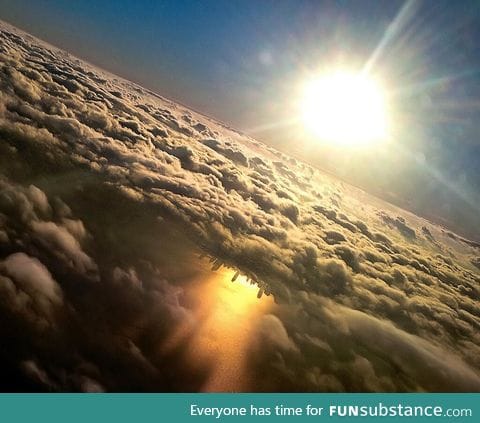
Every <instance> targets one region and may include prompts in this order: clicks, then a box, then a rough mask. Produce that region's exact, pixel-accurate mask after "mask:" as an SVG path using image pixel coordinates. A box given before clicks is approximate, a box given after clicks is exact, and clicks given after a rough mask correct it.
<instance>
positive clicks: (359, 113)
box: [301, 72, 388, 147]
mask: <svg viewBox="0 0 480 423" xmlns="http://www.w3.org/2000/svg"><path fill="white" fill-rule="evenodd" d="M301 108H302V110H301V113H302V117H303V122H304V125H305V127H306V128H307V129H308V131H309V132H311V133H312V134H313V135H314V136H315V137H316V138H318V139H319V140H321V141H323V142H328V143H330V144H334V145H340V146H349V147H355V146H365V145H371V144H374V143H375V144H376V143H378V142H382V141H384V140H385V139H386V138H387V135H388V119H387V117H388V116H387V109H386V104H385V98H384V93H383V91H382V89H381V88H380V86H379V85H378V84H377V83H376V82H375V81H374V80H373V79H371V78H369V77H366V76H363V75H359V74H352V73H347V72H337V73H332V74H329V75H325V76H322V77H319V78H316V79H313V80H311V81H310V82H308V83H307V84H306V85H305V89H304V93H303V99H302V103H301Z"/></svg>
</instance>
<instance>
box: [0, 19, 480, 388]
mask: <svg viewBox="0 0 480 423" xmlns="http://www.w3.org/2000/svg"><path fill="white" fill-rule="evenodd" d="M2 28H3V29H2V32H1V34H0V37H1V38H2V46H3V48H2V50H1V51H0V59H1V60H0V61H1V63H2V64H1V65H0V86H1V94H0V138H1V139H2V143H1V144H0V169H1V175H0V254H1V255H0V290H1V292H2V296H1V301H0V313H1V314H2V316H7V317H8V318H9V319H11V322H12V325H11V326H10V327H9V328H3V329H0V337H2V339H5V340H8V342H6V345H7V347H5V349H4V350H2V352H1V354H0V363H3V364H0V366H1V368H2V369H15V370H11V371H10V373H9V374H10V376H9V377H10V379H7V381H6V382H5V384H6V386H7V387H8V386H9V385H8V384H9V383H10V384H11V385H10V386H14V385H13V384H15V383H16V384H17V385H15V386H19V389H20V390H21V389H34V390H41V389H45V390H75V391H103V390H107V391H119V390H139V391H143V390H180V391H189V390H199V389H202V386H204V383H205V381H206V380H208V376H209V372H210V371H211V364H210V363H208V360H205V361H202V360H199V361H198V362H197V363H191V361H189V360H188V359H187V358H186V357H188V351H187V350H188V345H189V342H188V338H189V336H193V335H192V331H194V330H195V328H196V327H198V322H196V321H195V319H199V317H198V316H196V315H195V312H194V310H195V307H194V303H195V299H192V298H191V295H192V293H193V292H195V293H198V292H200V291H199V290H197V289H196V288H195V287H196V286H197V285H196V284H198V283H199V282H198V281H199V279H200V276H199V275H201V277H202V278H204V279H205V280H208V278H209V277H210V275H211V273H210V272H206V271H205V270H204V269H203V264H202V263H203V262H202V261H201V260H200V261H199V260H198V259H197V258H196V255H197V254H198V253H201V254H206V255H208V256H209V257H212V258H213V260H214V263H215V264H214V265H215V267H223V266H226V267H229V268H231V269H234V270H235V271H238V272H239V274H241V275H243V276H244V277H246V278H248V279H250V280H251V281H252V282H253V283H255V284H257V285H258V287H259V289H260V292H264V293H265V294H267V295H273V297H274V298H275V301H276V303H277V304H276V305H275V307H274V308H273V309H272V310H269V311H267V312H265V313H264V314H263V315H261V316H259V317H258V318H257V320H255V321H251V322H250V325H251V327H252V332H251V339H250V341H249V342H251V345H247V346H245V347H246V351H248V354H247V355H248V360H249V366H250V367H251V369H250V370H251V372H252V374H258V377H256V378H254V381H253V382H252V386H251V387H250V389H251V390H273V391H275V390H293V391H302V390H307V391H318V390H326V391H343V390H346V391H362V390H366V391H381V390H386V391H417V390H418V391H423V390H433V391H451V390H458V391H471V390H472V391H477V390H480V386H479V380H478V374H479V369H480V359H479V358H478V357H480V354H479V350H480V339H479V337H478V335H477V333H478V328H479V327H480V308H479V307H478V300H479V298H480V292H479V288H478V283H479V282H480V274H479V273H478V267H479V266H477V262H478V256H479V251H478V245H476V244H475V243H472V242H470V241H469V240H467V239H464V238H462V237H459V236H458V235H455V234H453V233H452V232H448V231H445V230H443V229H442V228H440V227H438V226H436V225H434V224H432V223H430V222H427V221H425V220H424V219H421V218H419V217H417V216H414V215H412V214H410V213H408V212H406V211H404V210H401V209H397V208H395V207H393V206H392V205H389V204H387V203H383V202H381V201H380V200H378V199H375V198H373V197H371V196H369V195H368V194H366V193H364V192H361V191H359V190H357V189H355V188H353V187H350V186H348V185H346V184H344V183H341V182H339V181H338V180H336V179H334V178H333V177H331V176H329V175H326V174H324V173H322V172H320V171H318V170H316V169H313V168H311V167H309V166H307V165H305V164H303V163H301V162H299V161H297V160H295V159H292V158H289V157H287V156H286V155H284V154H282V153H279V152H277V151H275V150H273V149H271V148H267V147H265V146H263V145H262V144H261V143H259V142H257V141H255V140H253V139H251V138H249V137H247V136H245V135H242V134H240V133H238V132H235V131H233V130H231V129H229V128H227V127H225V126H224V125H222V124H220V123H218V122H215V121H214V120H212V119H210V118H206V117H204V116H201V115H200V114H198V113H195V112H193V111H189V110H187V109H186V108H184V107H183V106H180V105H177V104H175V103H173V102H171V101H169V100H167V99H164V98H162V97H160V96H158V95H156V94H153V93H151V92H150V91H148V90H145V89H143V88H141V87H139V86H137V85H134V84H132V83H130V82H128V81H125V80H122V79H120V78H116V77H114V76H112V75H108V74H106V73H104V72H103V71H100V70H98V69H95V68H93V67H91V66H89V65H87V64H84V63H83V62H81V61H79V60H77V59H73V58H72V57H71V56H69V55H67V54H66V53H64V52H61V51H59V50H55V49H52V48H51V47H48V46H45V45H44V44H42V43H41V42H39V41H35V40H34V39H33V38H28V39H27V38H26V36H25V35H23V34H22V33H20V32H18V31H17V30H15V29H12V28H11V27H9V26H7V25H5V24H2ZM197 295H200V294H197ZM202 295H209V294H208V292H207V291H205V293H203V292H202ZM254 295H255V294H254ZM197 300H198V299H197ZM196 325H197V326H196ZM182 328H183V329H182ZM179 333H181V334H183V335H182V336H180V335H178V334H179ZM39 334H41V336H40V335H39ZM176 336H177V337H179V338H178V339H180V341H179V340H178V339H177V338H175V337H176ZM173 338H175V339H176V340H177V341H176V342H173V341H171V340H172V339H173ZM166 344H168V345H169V346H170V347H169V348H166V347H165V345H166ZM172 345H174V347H172ZM52 357H55V360H54V361H52ZM186 363H188V365H187V364H186ZM12 372H13V373H12ZM32 384H33V385H32ZM22 387H23V388H22Z"/></svg>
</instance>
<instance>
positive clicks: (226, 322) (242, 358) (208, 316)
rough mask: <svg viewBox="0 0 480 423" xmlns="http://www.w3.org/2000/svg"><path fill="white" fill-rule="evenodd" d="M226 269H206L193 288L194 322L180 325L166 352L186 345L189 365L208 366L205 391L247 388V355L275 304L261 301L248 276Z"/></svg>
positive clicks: (271, 300)
mask: <svg viewBox="0 0 480 423" xmlns="http://www.w3.org/2000/svg"><path fill="white" fill-rule="evenodd" d="M234 275H235V272H234V271H233V270H231V269H227V268H222V269H220V270H217V271H214V272H212V271H206V272H204V273H202V276H201V277H200V278H199V279H198V280H197V281H195V282H194V283H193V284H192V285H191V287H190V288H189V289H188V295H189V296H190V297H191V298H192V299H193V300H194V305H193V313H194V318H193V321H191V322H188V323H186V324H185V325H184V326H183V327H180V328H179V329H178V330H177V331H176V333H175V334H174V336H173V337H172V338H171V339H170V340H169V341H168V342H167V345H166V348H175V346H176V345H178V344H179V343H182V342H185V343H187V349H186V350H187V352H186V357H185V358H186V361H187V362H189V363H190V364H191V365H193V366H195V364H196V363H197V364H198V366H204V365H206V364H207V365H208V367H209V368H210V371H209V377H208V379H207V381H206V383H205V384H204V386H203V387H202V391H204V392H221V391H244V390H248V383H249V371H248V366H247V351H248V348H249V345H250V341H251V337H252V336H253V334H254V333H255V327H256V322H257V321H258V319H259V318H260V317H261V316H262V315H263V314H266V313H267V312H268V311H269V310H270V309H271V308H272V307H273V306H274V302H273V299H272V297H267V296H262V297H261V298H258V295H257V293H258V292H259V288H258V287H257V286H256V285H251V284H250V283H249V282H248V281H247V278H246V277H245V276H238V277H237V278H236V280H235V281H234V282H232V279H233V278H234Z"/></svg>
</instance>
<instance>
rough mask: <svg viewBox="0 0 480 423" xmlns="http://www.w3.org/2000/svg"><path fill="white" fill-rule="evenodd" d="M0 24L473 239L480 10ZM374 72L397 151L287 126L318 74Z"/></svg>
mask: <svg viewBox="0 0 480 423" xmlns="http://www.w3.org/2000/svg"><path fill="white" fill-rule="evenodd" d="M0 18H2V19H4V20H6V21H8V22H10V23H12V24H14V25H16V26H18V27H20V28H22V29H25V30H26V31H28V32H30V33H32V34H34V35H36V36H38V37H40V38H42V39H44V40H46V41H49V42H51V43H52V44H54V45H57V46H59V47H61V48H64V49H65V50H67V51H69V52H71V53H73V54H75V55H78V56H79V57H81V58H83V59H86V60H88V61H90V62H92V63H94V64H96V65H98V66H101V67H103V68H105V69H107V70H110V71H112V72H114V73H116V74H119V75H121V76H124V77H126V78H128V79H130V80H132V81H134V82H138V83H139V84H141V85H143V86H145V87H148V88H151V89H153V90H154V91H156V92H158V93H160V94H162V95H165V96H167V97H170V98H172V99H175V100H177V101H179V102H181V103H183V104H186V105H188V106H190V107H192V108H194V109H195V110H198V111H201V112H203V113H205V114H207V115H209V116H213V117H215V118H217V119H219V120H221V121H224V122H226V123H227V124H229V125H232V126H233V127H235V128H238V129H240V130H242V131H245V132H247V133H248V134H251V135H252V136H254V137H255V138H257V139H259V140H262V141H265V142H267V143H268V144H270V145H272V146H274V147H276V148H279V149H281V150H282V151H285V152H287V153H289V154H292V155H293V156H295V157H298V158H301V159H304V160H307V161H309V162H310V163H312V164H314V165H317V166H319V167H322V168H324V169H326V170H329V171H332V172H334V173H335V174H336V175H337V176H340V177H342V178H344V179H346V180H347V181H350V182H354V183H356V184H358V185H360V186H361V187H363V188H365V189H366V190H368V191H370V192H373V193H374V194H377V195H380V196H382V197H383V198H386V199H388V200H390V201H392V202H394V203H396V204H399V205H401V206H403V207H406V208H409V209H411V210H412V211H414V212H416V213H419V214H422V215H424V216H427V217H429V218H432V219H435V220H436V221H439V222H443V223H448V224H450V225H451V226H453V227H454V229H456V230H459V231H461V232H463V233H464V234H466V235H469V236H473V237H477V238H478V237H479V236H480V235H479V234H478V230H476V229H475V228H477V227H478V223H479V222H478V215H479V213H478V207H477V204H478V203H479V201H480V200H479V199H480V188H479V187H480V144H479V141H478V139H477V134H478V129H479V124H478V122H479V119H478V118H477V116H478V113H479V103H478V98H479V95H480V80H479V77H478V70H479V69H480V54H479V51H478V49H479V47H478V46H479V45H480V44H479V43H478V42H477V40H478V38H479V36H480V3H478V2H476V1H460V2H451V1H443V0H440V1H433V0H426V1H409V2H403V1H276V2H273V1H262V2H258V1H232V2H219V1H175V2H174V1H128V0H125V1H111V2H108V1H104V2H97V1H82V2H73V3H72V2H66V1H59V0H56V1H44V0H41V1H23V0H20V1H17V0H16V1H10V0H2V1H1V2H0ZM379 46H381V48H378V47H379ZM375 51H376V52H377V53H376V54H374V52H375ZM373 58H374V60H371V59H373ZM369 60H371V63H370V64H371V67H370V71H371V73H372V74H374V75H375V76H377V77H379V78H380V79H381V80H382V81H384V82H385V86H386V87H387V91H388V95H389V99H390V101H391V104H392V110H393V112H392V115H393V119H394V121H395V122H396V125H395V131H396V132H395V134H394V138H395V143H394V145H393V146H389V147H388V148H387V149H386V151H384V150H381V149H379V150H378V151H372V150H369V151H365V152H360V153H358V152H351V151H344V150H338V149H335V148H331V146H325V145H322V144H320V143H316V142H315V141H312V140H311V139H306V138H305V137H304V134H303V133H302V131H301V130H299V128H298V126H295V125H292V124H291V120H292V116H295V113H296V111H297V108H296V104H297V103H296V102H297V100H298V96H299V89H300V88H299V87H300V86H301V84H302V82H303V81H304V80H305V79H306V78H307V77H308V76H310V75H312V74H315V72H318V71H319V70H327V71H328V70H329V69H332V68H335V67H337V66H342V67H348V68H351V69H353V70H358V69H361V68H362V67H363V66H364V65H365V63H367V62H369Z"/></svg>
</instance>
